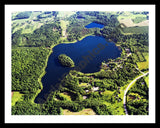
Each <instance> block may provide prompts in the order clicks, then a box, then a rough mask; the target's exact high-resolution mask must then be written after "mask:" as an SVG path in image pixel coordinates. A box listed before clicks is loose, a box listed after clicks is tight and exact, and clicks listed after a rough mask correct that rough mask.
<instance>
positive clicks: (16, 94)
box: [11, 92, 23, 106]
mask: <svg viewBox="0 0 160 128" xmlns="http://www.w3.org/2000/svg"><path fill="white" fill-rule="evenodd" d="M22 96H23V94H21V93H20V92H13V96H12V102H11V105H12V106H14V105H15V103H16V102H17V101H18V100H22V99H21V97H22Z"/></svg>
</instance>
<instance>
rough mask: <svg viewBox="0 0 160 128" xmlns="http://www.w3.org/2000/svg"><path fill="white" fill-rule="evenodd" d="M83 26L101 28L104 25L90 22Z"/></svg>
mask: <svg viewBox="0 0 160 128" xmlns="http://www.w3.org/2000/svg"><path fill="white" fill-rule="evenodd" d="M85 27H86V28H103V27H104V25H103V24H98V23H95V22H92V23H90V24H88V25H86V26H85Z"/></svg>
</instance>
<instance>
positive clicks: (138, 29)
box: [123, 26, 148, 34]
mask: <svg viewBox="0 0 160 128" xmlns="http://www.w3.org/2000/svg"><path fill="white" fill-rule="evenodd" d="M123 33H124V34H125V33H132V34H137V33H148V26H137V27H127V28H124V29H123Z"/></svg>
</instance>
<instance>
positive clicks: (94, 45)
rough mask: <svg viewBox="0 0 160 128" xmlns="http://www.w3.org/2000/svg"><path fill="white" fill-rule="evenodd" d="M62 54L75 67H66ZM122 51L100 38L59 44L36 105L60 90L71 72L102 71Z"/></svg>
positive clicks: (52, 55)
mask: <svg viewBox="0 0 160 128" xmlns="http://www.w3.org/2000/svg"><path fill="white" fill-rule="evenodd" d="M60 54H66V55H67V56H69V57H70V58H71V59H72V60H73V61H74V62H75V67H73V68H70V67H64V66H62V65H61V64H60V63H59V61H58V56H59V55H60ZM120 55H121V50H120V49H119V48H118V47H117V46H116V45H115V44H114V43H112V42H109V41H106V39H105V38H103V37H99V36H87V37H85V38H84V39H82V40H81V41H77V42H76V43H69V44H59V45H57V46H55V47H54V48H53V53H52V54H51V55H50V57H49V59H48V64H47V67H46V74H45V75H44V76H43V77H42V84H43V90H42V91H41V92H40V93H39V94H38V96H37V97H36V99H35V103H44V102H45V101H46V98H47V97H48V94H49V93H50V92H51V91H54V90H56V89H58V87H59V85H58V83H59V82H60V81H61V79H62V78H63V76H65V74H67V73H68V72H69V71H70V70H79V71H81V72H83V73H93V72H97V71H99V70H100V65H101V63H102V61H107V60H108V59H110V58H111V59H115V58H117V57H120Z"/></svg>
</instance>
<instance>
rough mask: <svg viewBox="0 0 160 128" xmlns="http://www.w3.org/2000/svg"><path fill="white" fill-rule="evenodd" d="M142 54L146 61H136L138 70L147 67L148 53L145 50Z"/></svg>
mask: <svg viewBox="0 0 160 128" xmlns="http://www.w3.org/2000/svg"><path fill="white" fill-rule="evenodd" d="M143 54H144V57H145V59H146V61H144V62H137V65H138V68H139V69H140V70H143V69H147V68H149V53H146V52H145V53H143Z"/></svg>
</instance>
